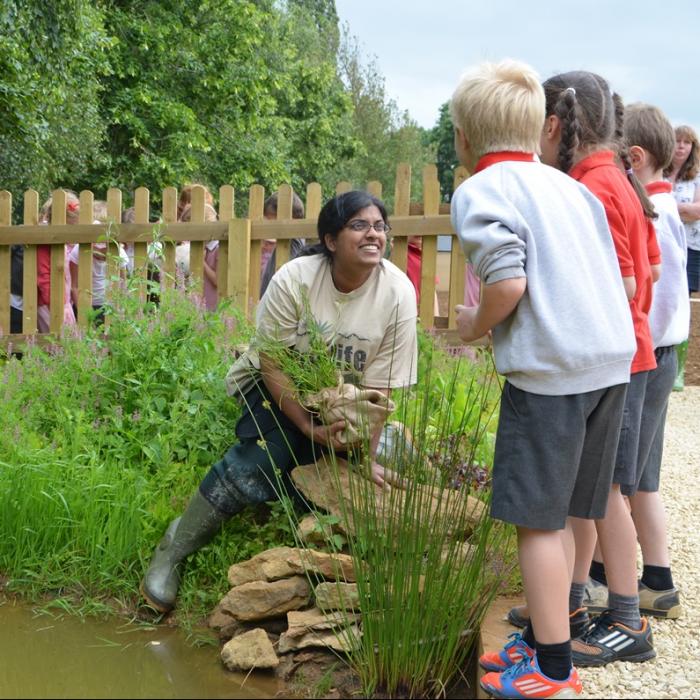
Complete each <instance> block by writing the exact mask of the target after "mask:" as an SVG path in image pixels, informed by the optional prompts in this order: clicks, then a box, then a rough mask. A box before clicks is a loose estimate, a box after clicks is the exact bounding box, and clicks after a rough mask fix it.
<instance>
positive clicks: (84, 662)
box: [0, 598, 280, 698]
mask: <svg viewBox="0 0 700 700" xmlns="http://www.w3.org/2000/svg"><path fill="white" fill-rule="evenodd" d="M0 660H1V661H0V698H272V697H274V696H275V694H276V693H277V692H278V691H279V689H280V688H279V687H278V684H277V681H276V680H275V678H274V677H272V676H267V677H266V676H264V675H262V674H257V675H256V676H255V677H253V676H250V677H248V678H247V679H246V677H245V675H243V674H236V673H231V672H229V671H227V670H226V669H225V668H224V666H223V665H222V663H221V661H220V659H219V651H218V647H216V646H204V647H199V648H196V647H193V646H192V644H191V643H189V642H188V641H187V639H186V637H185V634H184V633H183V632H182V631H181V630H178V629H175V628H168V627H162V626H161V627H154V628H148V627H142V626H139V625H137V624H125V623H124V622H123V621H122V620H113V621H102V620H94V619H82V618H77V617H75V616H71V615H68V614H65V615H61V616H56V615H46V614H38V613H37V612H36V611H34V610H32V608H30V607H29V606H26V605H23V604H20V603H16V602H15V601H13V600H9V599H2V598H0Z"/></svg>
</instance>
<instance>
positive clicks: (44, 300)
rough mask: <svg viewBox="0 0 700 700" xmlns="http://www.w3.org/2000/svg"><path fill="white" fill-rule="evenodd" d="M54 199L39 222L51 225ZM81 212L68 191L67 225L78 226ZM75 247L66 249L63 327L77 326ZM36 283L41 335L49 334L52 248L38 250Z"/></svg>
mask: <svg viewBox="0 0 700 700" xmlns="http://www.w3.org/2000/svg"><path fill="white" fill-rule="evenodd" d="M52 202H53V200H52V198H49V199H48V200H47V201H46V202H44V205H43V206H42V208H41V212H40V215H39V222H40V223H42V224H49V223H51V208H52ZM79 212H80V200H79V199H78V197H77V195H76V194H75V193H74V192H71V191H69V190H67V191H66V224H77V223H78V215H79ZM72 248H73V246H72V245H70V244H68V245H66V248H65V259H64V305H63V325H64V326H74V325H75V313H74V312H73V307H72V306H71V277H70V266H69V261H68V256H69V254H70V251H71V250H72ZM36 268H37V271H36V283H37V326H38V329H39V332H40V333H48V332H49V326H50V315H51V314H50V308H49V307H50V304H51V246H50V245H38V246H37V248H36Z"/></svg>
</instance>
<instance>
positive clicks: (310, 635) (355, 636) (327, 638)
mask: <svg viewBox="0 0 700 700" xmlns="http://www.w3.org/2000/svg"><path fill="white" fill-rule="evenodd" d="M361 639H362V632H360V630H359V628H358V627H357V625H351V626H350V627H346V628H345V629H342V630H337V631H335V632H332V631H327V632H324V631H320V632H307V633H306V634H303V635H301V636H300V637H290V636H289V635H288V634H283V635H282V636H281V637H280V641H279V647H278V648H279V652H280V654H286V653H287V652H289V651H295V650H297V649H306V648H307V647H329V648H330V649H334V650H335V651H342V652H349V651H354V650H355V649H357V648H358V647H359V645H360V640H361Z"/></svg>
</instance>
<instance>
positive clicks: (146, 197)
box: [134, 187, 151, 304]
mask: <svg viewBox="0 0 700 700" xmlns="http://www.w3.org/2000/svg"><path fill="white" fill-rule="evenodd" d="M150 209H151V193H150V191H149V190H148V188H146V187H137V188H136V190H135V192H134V223H135V224H147V223H148V221H149V219H150ZM134 275H135V276H136V278H137V279H138V292H139V303H140V304H145V303H146V288H147V286H148V243H145V242H144V243H142V242H140V241H138V242H137V241H134Z"/></svg>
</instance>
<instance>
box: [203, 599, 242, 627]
mask: <svg viewBox="0 0 700 700" xmlns="http://www.w3.org/2000/svg"><path fill="white" fill-rule="evenodd" d="M232 622H235V620H234V619H233V617H232V616H231V613H230V612H227V611H226V610H224V609H223V608H222V607H221V604H219V605H217V606H216V607H215V608H214V609H213V610H212V612H211V615H209V619H208V620H207V624H208V625H209V627H210V628H211V629H213V630H221V629H223V628H224V627H228V626H229V625H230V624H231V623H232Z"/></svg>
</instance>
